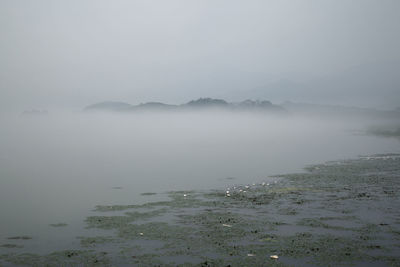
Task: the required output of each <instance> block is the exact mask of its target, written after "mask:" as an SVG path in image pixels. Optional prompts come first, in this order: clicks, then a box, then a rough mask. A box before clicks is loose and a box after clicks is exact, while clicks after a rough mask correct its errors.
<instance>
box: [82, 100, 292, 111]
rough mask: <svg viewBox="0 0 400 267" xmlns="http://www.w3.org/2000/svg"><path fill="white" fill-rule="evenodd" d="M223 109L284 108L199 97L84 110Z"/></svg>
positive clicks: (100, 105) (101, 105) (267, 103)
mask: <svg viewBox="0 0 400 267" xmlns="http://www.w3.org/2000/svg"><path fill="white" fill-rule="evenodd" d="M210 108H211V109H223V110H238V111H260V112H262V111H268V112H279V113H284V112H286V110H285V109H284V108H283V107H281V106H278V105H274V104H272V103H271V102H270V101H265V100H264V101H260V100H256V101H255V100H245V101H243V102H236V103H229V102H227V101H225V100H223V99H215V98H199V99H196V100H191V101H189V102H187V103H185V104H181V105H170V104H164V103H160V102H148V103H143V104H139V105H136V106H135V105H131V104H128V103H124V102H110V101H107V102H101V103H97V104H93V105H90V106H87V107H86V108H85V109H84V110H85V111H114V112H134V111H171V110H174V111H177V110H188V109H191V110H196V109H201V110H204V109H210Z"/></svg>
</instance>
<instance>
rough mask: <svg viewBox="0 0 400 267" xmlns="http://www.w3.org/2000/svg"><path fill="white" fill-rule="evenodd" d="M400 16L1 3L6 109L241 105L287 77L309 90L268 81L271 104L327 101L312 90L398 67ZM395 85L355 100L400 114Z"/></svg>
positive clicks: (225, 1) (321, 7) (363, 10)
mask: <svg viewBox="0 0 400 267" xmlns="http://www.w3.org/2000/svg"><path fill="white" fill-rule="evenodd" d="M399 14H400V1H398V0H374V1H372V0H302V1H300V0H291V1H288V0H268V1H267V0H259V1H258V0H246V1H244V0H241V1H236V0H201V1H200V0H199V1H195V0H181V1H178V0H168V1H167V0H159V1H157V0H142V1H133V0H113V1H105V0H92V1H83V0H68V1H55V0H36V1H28V0H26V1H23V0H2V1H0V105H1V108H0V110H4V109H16V110H19V109H27V108H52V107H56V106H63V107H81V106H84V105H87V104H91V103H93V102H97V101H103V100H122V101H126V102H130V103H133V104H135V103H140V102H144V101H150V100H154V101H164V102H174V103H179V102H184V101H187V100H189V99H191V98H195V97H200V96H212V97H225V98H227V99H228V100H229V99H233V100H234V99H236V98H238V96H239V95H240V97H242V96H243V95H244V96H245V95H246V91H247V90H249V91H251V92H254V88H260V87H261V88H263V86H264V85H265V84H274V83H276V81H279V80H280V79H289V80H290V81H294V82H299V83H303V84H306V85H304V86H303V87H304V88H305V89H304V88H303V89H302V90H300V89H299V91H296V90H293V89H291V90H278V89H279V88H278V89H274V88H272V89H271V86H270V85H268V86H266V89H265V92H263V97H264V96H265V97H264V98H267V99H268V98H269V97H268V96H269V95H271V97H270V98H271V100H272V101H281V100H298V99H299V95H300V94H302V95H304V92H305V94H306V95H307V92H309V95H310V97H309V99H307V98H306V99H299V100H305V101H307V100H309V101H313V100H315V101H319V102H329V101H324V100H323V98H322V97H320V98H315V99H314V98H313V97H312V95H313V94H314V92H315V88H312V90H310V91H307V88H309V87H313V86H316V85H315V84H318V86H319V87H321V84H320V83H318V81H321V80H322V81H323V80H324V79H326V80H328V81H329V78H327V77H330V76H332V77H338V78H337V79H339V80H340V77H341V76H340V73H346V70H347V69H354V68H357V66H361V67H360V68H361V69H362V68H364V67H363V66H367V67H368V68H371V67H370V66H374V65H376V66H381V65H380V64H383V65H385V66H394V68H396V66H397V67H398V66H400V64H397V62H399V61H400V52H399V49H398V48H399V47H400V16H399ZM377 62H379V64H378V63H377ZM387 62H390V63H388V64H389V65H388V64H387ZM393 62H394V63H393ZM390 68H391V67H390ZM390 71H391V72H393V69H390V70H389V72H390ZM396 74H399V76H400V73H399V70H398V69H395V70H394V73H393V75H394V76H396ZM338 75H339V76H338ZM388 79H389V80H390V82H389V85H388V86H389V87H390V86H392V87H391V88H390V89H388V90H387V92H386V91H385V90H383V93H382V97H381V99H375V100H374V99H372V98H373V95H374V94H371V101H369V102H368V101H364V100H363V101H364V102H363V101H359V102H360V103H358V102H357V101H356V102H354V104H360V105H363V104H365V105H374V102H373V101H377V103H376V106H384V105H385V104H387V105H388V106H390V107H392V106H395V104H396V103H398V102H396V101H397V100H399V93H398V92H396V88H400V87H398V86H399V85H400V83H399V84H397V82H398V80H396V79H395V78H393V77H392V76H390V77H389V78H388ZM391 79H394V80H393V81H392V80H391ZM385 80H387V79H386V78H385ZM278 87H279V86H278ZM338 87H343V86H341V85H338ZM327 88H329V89H326V90H333V92H335V88H334V87H332V86H331V87H329V86H328V87H327ZM268 90H270V91H271V92H269V91H268ZM274 90H275V91H274ZM320 90H321V91H323V90H324V89H320ZM354 90H355V91H354V92H356V93H354V95H355V96H356V95H357V94H362V92H363V88H355V89H354ZM371 90H372V89H368V92H369V91H371ZM376 90H377V91H376V92H374V93H375V95H376V94H377V92H378V90H382V88H379V89H378V88H377V89H376ZM399 91H400V89H399ZM237 92H240V94H238V93H237ZM385 92H386V93H387V95H385V94H386V93H385ZM269 93H270V94H269ZM330 94H332V91H330ZM333 94H334V93H333ZM338 94H343V92H342V91H340V90H339V91H338ZM390 94H392V95H390ZM249 95H251V94H249ZM378 95H379V94H378ZM255 96H256V97H257V95H255ZM393 96H394V99H395V100H393ZM385 99H392V102H390V101H388V103H386V102H385ZM338 101H339V102H340V99H338ZM367 102H368V103H367ZM395 102H396V103H395ZM338 104H340V103H338ZM345 104H352V102H351V103H345Z"/></svg>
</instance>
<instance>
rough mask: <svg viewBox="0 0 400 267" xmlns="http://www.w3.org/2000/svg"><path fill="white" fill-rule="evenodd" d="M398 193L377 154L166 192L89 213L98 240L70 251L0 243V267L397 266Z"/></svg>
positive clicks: (397, 176)
mask: <svg viewBox="0 0 400 267" xmlns="http://www.w3.org/2000/svg"><path fill="white" fill-rule="evenodd" d="M228 182H234V181H228ZM399 189H400V155H399V154H384V155H372V156H363V157H359V158H358V159H353V160H344V161H334V162H327V163H324V164H320V165H313V166H309V167H307V168H306V169H305V172H303V173H295V174H285V175H277V176H274V177H270V178H268V179H266V180H265V182H263V183H259V184H248V185H240V184H230V185H229V187H228V188H226V189H225V190H214V191H173V192H167V193H162V194H167V196H168V197H169V199H168V200H164V201H153V202H151V201H150V202H148V203H145V204H135V203H132V204H129V205H109V206H104V205H102V206H97V207H95V214H94V215H91V216H89V217H87V218H86V219H85V223H86V227H87V228H90V229H94V230H96V233H97V234H98V235H96V236H77V241H78V244H79V246H78V247H77V248H76V249H74V250H66V251H56V252H53V253H51V254H46V255H36V254H29V253H24V252H19V251H18V249H20V247H23V244H24V242H28V241H29V240H27V239H24V238H19V239H17V238H15V237H10V238H9V239H7V240H1V242H2V243H0V245H1V246H2V250H1V251H2V252H3V251H6V250H7V249H8V250H10V251H9V252H5V253H2V254H1V255H0V266H3V265H4V266H14V265H16V266H24V265H27V266H400V193H399ZM144 196H146V197H147V198H150V199H151V198H152V197H155V194H154V193H151V194H150V193H145V194H144ZM53 226H63V228H68V225H67V224H63V223H60V224H54V225H53ZM272 255H277V256H278V259H276V258H271V256H272Z"/></svg>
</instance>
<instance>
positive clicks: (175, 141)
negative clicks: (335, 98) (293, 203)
mask: <svg viewBox="0 0 400 267" xmlns="http://www.w3.org/2000/svg"><path fill="white" fill-rule="evenodd" d="M369 123H373V122H367V121H362V122H360V121H358V122H356V121H339V120H335V121H324V120H322V119H320V120H319V119H312V120H311V119H304V118H293V117H285V118H273V117H267V116H261V115H254V114H253V115H251V114H228V113H197V114H196V113H189V114H126V115H113V114H82V113H75V114H61V113H60V114H49V115H47V116H37V117H21V116H1V117H0V214H1V217H0V218H1V219H0V244H2V243H6V242H7V241H6V240H7V239H6V238H7V237H10V236H15V235H29V236H32V237H33V239H32V240H30V241H27V242H25V243H24V246H25V247H24V249H23V250H25V251H31V252H40V253H42V252H43V253H44V252H48V251H53V250H57V249H66V248H74V247H75V246H77V244H79V240H77V239H76V237H77V236H79V235H83V234H95V233H94V232H93V231H95V230H90V231H89V230H85V229H84V219H85V218H86V217H87V216H88V215H90V214H91V210H92V209H93V208H94V206H95V205H99V204H103V205H108V204H134V203H143V202H145V201H148V200H149V198H148V197H146V196H141V195H140V193H144V192H157V193H162V192H165V191H169V190H182V189H194V190H200V189H211V188H223V187H226V186H229V185H232V184H233V183H235V184H246V183H253V182H259V181H263V180H264V179H265V178H266V177H268V176H269V175H274V174H279V173H288V172H295V171H300V170H301V168H302V167H304V166H305V165H307V164H312V163H320V162H324V161H327V160H335V159H343V158H353V157H356V156H358V155H366V154H374V153H389V152H399V151H400V142H399V141H398V140H396V139H390V138H381V137H375V136H367V135H360V134H358V133H360V131H362V130H364V129H365V127H366V125H368V124H369ZM228 177H231V178H234V179H227V178H228ZM157 197H159V198H163V197H164V196H163V195H162V194H160V195H157V196H156V197H154V196H152V198H151V199H152V200H154V199H156V198H157ZM60 222H62V223H67V224H68V226H67V227H63V228H54V227H51V226H49V224H52V223H60ZM23 250H22V251H23ZM18 251H21V249H20V250H18ZM0 252H10V250H9V249H5V248H0Z"/></svg>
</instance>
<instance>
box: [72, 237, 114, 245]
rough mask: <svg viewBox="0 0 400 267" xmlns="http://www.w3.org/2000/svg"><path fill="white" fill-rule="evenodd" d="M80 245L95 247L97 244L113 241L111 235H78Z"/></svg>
mask: <svg viewBox="0 0 400 267" xmlns="http://www.w3.org/2000/svg"><path fill="white" fill-rule="evenodd" d="M78 238H79V239H80V243H81V246H82V247H95V246H96V245H98V244H105V243H111V242H114V241H115V238H114V237H111V236H95V237H78Z"/></svg>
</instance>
